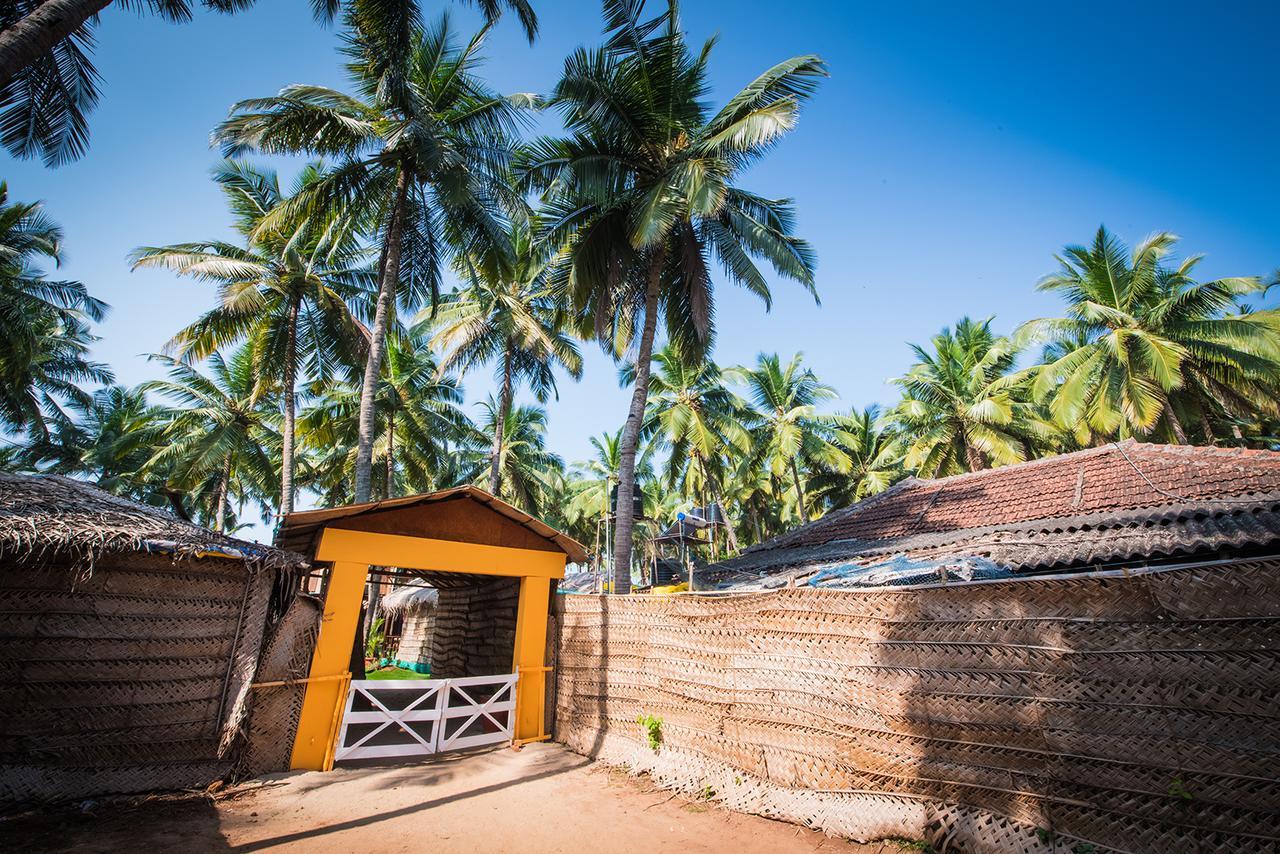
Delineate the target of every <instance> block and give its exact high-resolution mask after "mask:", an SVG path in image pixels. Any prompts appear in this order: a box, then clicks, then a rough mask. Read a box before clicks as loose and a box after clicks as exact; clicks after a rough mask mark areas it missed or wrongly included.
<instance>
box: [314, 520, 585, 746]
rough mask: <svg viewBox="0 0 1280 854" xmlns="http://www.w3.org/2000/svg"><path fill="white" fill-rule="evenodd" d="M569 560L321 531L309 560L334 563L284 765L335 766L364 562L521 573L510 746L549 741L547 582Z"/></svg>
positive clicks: (558, 555) (394, 536)
mask: <svg viewBox="0 0 1280 854" xmlns="http://www.w3.org/2000/svg"><path fill="white" fill-rule="evenodd" d="M567 558H568V555H567V554H565V553H562V552H556V551H542V550H536V549H524V548H513V547H510V546H492V545H481V544H479V543H467V542H457V541H454V540H439V539H431V538H428V537H415V536H402V535H399V534H382V533H373V532H369V531H355V530H347V529H343V528H330V527H326V528H324V530H323V532H322V533H321V535H320V542H319V545H318V546H317V547H316V551H315V559H316V560H317V561H322V562H329V561H331V562H332V564H333V568H332V570H331V572H330V576H329V589H328V593H327V595H326V596H325V600H324V615H323V617H322V620H321V623H320V635H319V637H317V638H316V648H315V652H314V653H313V655H312V658H311V670H310V672H309V674H308V677H307V687H306V695H305V696H304V698H303V701H302V715H301V717H300V718H299V720H298V732H297V735H296V736H295V737H294V741H293V755H292V760H291V762H290V767H291V768H294V769H305V770H312V771H328V770H330V769H332V768H333V754H334V750H335V748H336V746H337V738H338V732H339V729H340V726H341V723H342V721H341V718H342V710H343V706H344V704H345V700H346V688H347V684H348V681H349V680H350V678H351V676H350V672H349V670H348V665H349V664H350V661H351V647H352V644H353V643H354V642H355V636H356V626H357V623H358V622H359V620H360V603H361V599H362V598H363V593H364V586H365V581H366V580H367V579H368V575H369V567H370V566H394V567H399V568H401V569H419V570H430V571H434V572H456V573H468V574H473V575H497V576H507V577H514V578H519V579H520V597H519V606H518V610H517V612H516V642H515V653H514V655H513V656H512V669H513V671H514V672H515V673H516V675H517V678H516V698H515V699H516V710H515V727H514V733H515V743H516V744H523V743H527V742H530V741H542V740H545V739H547V738H550V736H549V735H547V734H546V733H544V732H543V731H542V730H543V721H544V715H545V709H544V705H545V701H546V674H547V671H548V670H549V668H548V667H547V666H546V661H545V658H544V657H545V653H546V648H547V613H548V606H549V604H550V602H549V598H550V595H551V579H553V578H564V567H565V561H566V559H567Z"/></svg>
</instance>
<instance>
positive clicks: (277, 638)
mask: <svg viewBox="0 0 1280 854" xmlns="http://www.w3.org/2000/svg"><path fill="white" fill-rule="evenodd" d="M320 615H321V604H320V600H319V599H315V598H312V597H311V596H295V597H294V599H293V601H292V602H290V603H289V607H288V608H287V609H286V610H285V612H284V616H283V617H281V619H280V621H279V623H278V624H277V625H276V626H275V628H274V629H273V630H272V632H271V635H270V637H269V638H268V639H267V641H266V643H264V644H263V645H262V660H261V662H260V663H259V665H258V676H257V682H258V683H259V687H257V688H256V689H255V690H254V698H253V705H252V707H251V708H250V711H249V721H248V727H247V730H248V738H247V739H246V741H247V744H246V746H245V751H244V756H243V757H241V760H240V764H239V767H238V768H237V769H236V772H235V776H237V777H240V778H245V777H257V776H259V775H261V774H266V773H268V772H271V771H287V770H289V760H290V758H291V756H292V754H293V739H294V736H295V735H297V732H298V721H299V719H300V718H301V717H302V700H303V697H305V696H306V691H307V686H306V683H305V682H300V681H297V680H303V679H306V677H307V674H308V673H309V672H310V669H311V655H312V653H313V652H314V651H315V646H316V638H317V637H318V636H319V634H320ZM278 683H284V684H278Z"/></svg>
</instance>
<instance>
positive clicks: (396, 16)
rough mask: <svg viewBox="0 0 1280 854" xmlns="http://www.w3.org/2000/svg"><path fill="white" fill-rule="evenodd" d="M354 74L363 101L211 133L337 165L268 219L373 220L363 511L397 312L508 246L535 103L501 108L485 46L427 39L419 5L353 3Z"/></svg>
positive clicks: (235, 117) (360, 459) (331, 93)
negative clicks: (446, 267) (463, 262)
mask: <svg viewBox="0 0 1280 854" xmlns="http://www.w3.org/2000/svg"><path fill="white" fill-rule="evenodd" d="M347 22H348V25H349V28H350V34H349V35H348V36H347V47H346V50H345V52H346V54H347V56H348V57H349V58H350V62H349V63H348V65H347V68H348V71H349V72H350V75H351V79H352V82H353V84H354V86H355V88H356V90H357V92H358V96H351V95H347V94H345V93H343V92H339V91H336V90H334V89H329V88H325V87H322V86H304V85H294V86H288V87H286V88H285V89H283V90H281V91H280V93H279V94H278V95H276V96H274V97H269V98H256V99H251V100H248V101H241V102H240V103H239V104H236V105H235V106H233V107H232V110H231V116H230V118H228V119H227V120H226V121H224V122H223V123H222V124H221V125H220V126H219V127H218V129H217V130H216V131H215V133H214V138H215V139H216V140H217V141H219V142H220V143H221V144H222V147H223V151H224V153H225V154H227V155H228V156H234V155H237V154H242V153H245V152H248V151H259V152H263V153H267V154H293V153H300V152H309V153H313V154H317V155H321V156H335V157H337V158H339V162H338V163H337V165H336V166H335V167H334V168H333V170H332V171H331V172H330V173H329V174H328V175H326V177H325V178H324V179H323V180H321V181H318V182H316V183H315V184H314V185H312V186H311V187H309V188H308V190H307V192H305V193H303V194H300V195H299V197H298V198H297V199H295V200H294V201H293V202H292V203H290V204H288V205H283V206H281V208H280V210H279V211H278V212H277V213H276V214H275V215H274V216H269V217H267V218H266V219H265V220H264V222H263V226H264V227H272V226H274V225H275V222H274V221H273V220H274V219H275V218H276V217H278V218H280V219H287V218H289V217H292V216H296V215H297V214H298V212H299V211H304V210H305V211H307V212H309V213H310V214H312V215H315V214H316V213H317V212H320V211H323V212H325V213H324V216H325V218H327V217H328V216H329V215H343V216H347V217H353V218H355V219H356V220H357V221H365V220H366V219H372V221H373V222H374V223H375V224H376V227H375V229H374V233H376V234H377V235H378V236H379V237H380V239H381V241H382V252H381V256H380V259H379V262H378V273H379V284H378V296H377V300H376V303H375V307H374V312H373V322H372V329H371V331H370V340H369V348H368V356H367V358H366V360H365V368H364V379H363V382H362V384H361V392H360V393H361V398H360V427H359V436H358V441H357V446H356V459H355V499H356V501H367V500H368V499H369V495H370V491H371V477H372V466H373V436H374V397H375V395H376V393H377V387H378V376H379V372H380V370H381V368H382V360H383V356H384V353H385V351H386V339H387V330H388V329H389V328H393V327H394V321H395V315H396V309H397V305H399V307H400V308H401V309H404V310H410V309H412V308H413V307H414V306H416V305H417V304H419V303H420V302H422V301H423V300H424V299H427V298H428V297H429V298H430V300H431V301H432V302H433V303H434V302H435V300H436V298H437V295H438V293H439V288H440V276H441V268H442V266H443V262H444V260H445V258H446V256H447V255H448V254H449V253H453V254H454V255H465V254H467V253H468V252H470V251H471V250H473V249H475V248H476V247H477V246H482V245H503V244H504V241H505V238H504V233H503V230H502V228H501V226H500V224H499V223H498V221H497V219H496V217H495V215H494V210H495V208H496V207H497V206H498V203H499V201H502V202H503V203H505V204H506V205H508V206H510V207H511V208H512V209H515V208H517V207H519V206H520V203H521V201H522V200H520V199H518V198H514V194H512V193H510V192H508V191H507V190H506V189H505V187H504V182H503V180H502V176H503V174H504V172H505V170H506V168H507V166H508V155H509V145H508V143H507V140H508V138H509V137H510V136H511V135H512V133H513V132H514V130H515V129H516V127H517V123H518V119H519V115H520V111H521V109H522V108H524V107H529V106H532V104H533V98H532V97H531V96H528V95H521V96H513V97H511V98H505V97H502V96H499V95H497V94H495V93H494V92H492V91H490V90H489V89H488V88H487V87H486V86H485V84H484V83H483V82H482V81H481V80H480V79H479V78H478V77H477V76H476V69H477V66H478V64H479V62H480V55H479V50H480V46H481V44H482V42H483V39H484V32H485V31H482V32H481V33H480V34H479V35H477V36H475V37H474V38H473V39H471V41H470V42H469V43H468V44H467V45H466V46H465V47H463V48H461V49H459V48H458V47H457V46H456V44H455V43H454V38H453V35H452V33H451V31H450V29H449V25H448V20H447V18H441V20H440V23H439V24H437V25H436V26H434V27H432V28H431V29H428V30H424V29H423V28H422V24H421V20H420V16H419V14H418V12H417V9H416V8H415V4H413V3H378V2H359V0H358V2H355V3H354V4H353V5H351V6H350V8H349V9H348V11H347Z"/></svg>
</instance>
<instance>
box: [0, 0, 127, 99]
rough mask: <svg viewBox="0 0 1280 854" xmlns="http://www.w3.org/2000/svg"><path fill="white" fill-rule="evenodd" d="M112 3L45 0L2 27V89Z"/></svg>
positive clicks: (104, 1)
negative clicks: (24, 14)
mask: <svg viewBox="0 0 1280 854" xmlns="http://www.w3.org/2000/svg"><path fill="white" fill-rule="evenodd" d="M109 5H111V0H45V2H43V3H41V4H39V5H38V6H36V8H35V9H33V10H32V11H31V12H30V13H29V14H28V15H26V16H25V17H23V18H22V19H21V20H20V21H18V22H17V23H15V24H14V25H13V26H11V27H9V28H8V29H5V30H0V88H3V87H5V86H8V85H9V82H10V81H11V80H13V78H14V77H15V76H17V74H18V72H20V71H22V69H24V68H26V67H27V66H28V65H30V64H31V63H33V62H35V61H36V60H37V59H39V58H40V57H41V56H44V55H45V54H46V53H48V52H49V51H50V50H52V49H53V46H54V45H56V44H57V43H58V42H60V41H62V40H63V39H65V38H67V37H69V36H70V35H71V34H72V33H74V32H75V31H76V30H78V29H79V28H80V27H81V26H83V25H84V22H85V21H87V20H89V19H90V18H92V17H93V16H94V15H96V14H98V13H99V12H101V11H102V10H103V9H105V8H106V7H107V6H109Z"/></svg>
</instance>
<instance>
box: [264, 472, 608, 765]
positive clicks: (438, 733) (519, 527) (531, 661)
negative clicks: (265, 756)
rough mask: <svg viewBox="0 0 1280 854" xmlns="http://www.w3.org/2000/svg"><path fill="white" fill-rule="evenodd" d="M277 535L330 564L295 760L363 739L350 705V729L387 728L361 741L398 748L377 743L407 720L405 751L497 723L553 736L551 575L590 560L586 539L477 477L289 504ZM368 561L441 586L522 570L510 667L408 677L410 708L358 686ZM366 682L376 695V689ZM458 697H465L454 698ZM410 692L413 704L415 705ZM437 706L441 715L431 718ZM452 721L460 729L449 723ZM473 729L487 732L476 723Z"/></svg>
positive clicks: (330, 758)
mask: <svg viewBox="0 0 1280 854" xmlns="http://www.w3.org/2000/svg"><path fill="white" fill-rule="evenodd" d="M277 543H279V544H280V545H282V546H285V547H287V548H290V549H293V550H295V551H300V552H302V553H303V554H308V555H310V556H311V557H312V560H313V562H314V563H316V564H328V577H327V584H326V592H325V604H324V616H323V620H322V623H321V627H320V635H319V637H318V638H317V641H316V647H315V653H314V655H313V657H312V661H311V668H310V672H309V675H308V678H307V688H306V695H305V697H304V700H303V706H302V713H301V717H300V719H299V723H298V729H297V735H296V737H295V739H294V744H293V753H292V761H291V767H293V768H297V769H311V770H328V769H329V768H331V767H332V766H333V762H334V760H335V758H337V754H338V752H339V744H340V740H343V749H344V750H348V749H350V748H351V747H352V745H353V744H354V743H355V742H353V741H351V740H345V734H344V730H343V728H344V721H343V719H344V717H345V715H346V713H347V711H348V707H349V708H350V711H351V713H352V714H358V715H359V717H358V718H357V719H351V720H350V722H349V724H346V725H345V726H346V727H347V730H348V732H349V731H350V728H351V726H357V725H358V726H360V727H365V726H369V725H372V727H373V728H377V727H379V726H382V725H383V724H385V725H386V726H382V728H381V730H380V731H379V732H378V733H377V734H374V735H370V736H369V737H368V738H367V740H366V741H365V742H363V743H362V744H360V745H359V746H360V747H364V746H368V747H371V748H372V747H378V746H383V747H388V746H390V745H386V744H383V745H377V744H374V743H373V742H375V741H377V740H378V739H379V738H389V737H390V735H389V731H392V730H404V729H405V726H404V725H405V724H407V725H408V729H409V730H411V731H412V734H410V735H409V741H410V743H408V744H407V746H408V748H409V749H417V750H420V751H426V752H430V750H431V749H432V747H433V746H434V749H440V745H442V744H444V745H451V746H452V747H462V746H474V742H472V743H471V744H465V743H464V742H465V741H467V740H468V739H474V738H477V737H486V738H490V739H492V738H494V737H495V731H494V729H493V728H494V727H495V726H496V727H497V728H498V732H499V733H500V735H499V736H498V740H507V739H510V740H511V741H513V742H515V743H524V742H528V741H538V740H542V739H546V738H549V737H550V736H549V734H548V733H546V732H545V731H544V716H545V696H546V674H547V671H548V670H549V669H550V668H548V667H547V666H546V661H545V653H546V640H547V616H548V612H549V603H550V593H551V584H552V582H553V581H554V580H556V579H559V578H563V577H564V567H565V562H566V561H568V560H572V561H575V562H579V561H583V560H585V557H586V553H585V549H584V548H583V546H582V545H581V544H580V543H578V542H577V541H575V540H573V539H571V538H569V537H567V536H565V535H564V534H562V533H560V532H559V531H556V530H555V529H554V528H551V527H550V526H548V525H546V524H544V523H542V522H540V521H539V520H537V519H535V518H533V517H532V516H529V515H528V514H527V513H523V512H522V511H520V510H517V509H516V508H514V507H512V506H511V505H509V504H507V503H505V502H503V501H500V500H499V499H497V498H494V497H493V496H491V495H489V494H488V493H486V492H484V491H483V490H480V489H477V488H475V487H471V486H465V487H458V488H456V489H450V490H444V491H442V492H434V493H424V494H422V495H413V496H407V497H404V498H397V499H391V500H388V501H380V502H370V503H367V504H357V505H347V506H344V507H335V508H328V509H323V510H308V511H303V512H300V513H291V514H289V515H288V516H286V517H285V519H284V521H283V522H282V524H281V529H280V532H279V534H278V536H277ZM371 566H379V567H395V568H397V569H399V570H403V571H407V572H412V573H413V574H418V575H422V576H423V577H424V578H426V579H428V580H430V581H431V583H433V584H435V585H436V586H439V587H442V588H449V587H453V586H457V585H459V584H460V583H462V582H463V581H464V577H465V576H467V575H470V576H488V577H490V578H492V579H494V580H497V579H499V578H510V579H515V580H516V582H515V583H517V584H518V591H517V592H516V603H517V606H516V613H515V625H514V644H513V646H514V649H513V651H512V653H511V655H510V657H509V658H506V657H505V656H504V657H503V659H504V660H505V661H506V662H509V669H508V666H507V665H504V666H503V667H502V668H501V670H499V671H498V672H496V673H490V674H481V677H482V678H484V679H488V680H490V683H489V684H488V686H487V687H484V686H482V684H481V683H473V684H461V682H462V680H461V679H454V680H406V681H405V682H404V683H401V684H413V685H414V687H413V688H404V689H400V690H402V691H404V692H410V691H413V690H418V691H419V694H418V695H417V697H416V698H411V700H410V701H406V702H409V703H410V704H411V705H412V708H408V707H407V706H406V705H400V706H399V707H398V708H395V709H393V708H389V707H388V702H391V703H392V705H395V704H396V703H397V702H398V701H397V700H391V699H390V698H388V700H379V699H377V697H379V696H380V695H382V694H387V693H388V692H394V691H395V690H396V689H395V688H392V687H389V686H388V683H382V684H381V685H378V686H375V688H374V689H368V688H367V686H366V685H364V684H363V681H364V680H361V683H362V684H359V685H357V686H356V688H355V689H352V688H351V684H352V683H351V672H350V669H349V663H350V659H351V651H352V645H353V643H354V640H355V636H356V629H357V624H358V622H359V619H360V604H361V600H362V598H363V592H364V587H365V582H366V580H367V578H368V575H369V568H370V567H371ZM449 630H450V629H449V626H448V625H440V624H438V625H437V628H436V631H437V634H439V633H441V632H448V631H449ZM495 665H496V659H495ZM503 671H505V672H503ZM502 679H509V680H510V682H511V684H510V685H509V687H507V688H506V689H505V690H506V692H507V694H508V695H509V696H510V699H502V698H501V692H502V691H503V690H504V689H503V687H502V685H501V684H495V683H496V682H500V680H502ZM435 681H446V682H448V681H452V682H453V683H455V684H454V685H453V686H450V685H444V686H436V687H434V688H433V687H432V686H430V685H427V684H425V683H429V682H435ZM455 688H456V691H455ZM490 688H492V689H493V691H494V694H493V696H487V697H482V698H480V699H477V697H476V694H477V693H479V692H481V691H482V690H483V691H487V690H489V689H490ZM368 690H374V691H375V693H374V694H372V695H371V694H369V693H368ZM392 696H394V694H392ZM451 696H452V697H454V698H455V699H456V700H458V703H459V704H458V705H456V706H455V705H449V701H450V697H451ZM414 699H416V702H412V700H414ZM508 702H510V703H512V705H511V706H510V707H509V708H497V706H504V705H505V704H506V703H508ZM432 703H434V704H435V706H431V704H432ZM486 703H488V705H487V706H486ZM379 706H380V707H379ZM477 707H479V708H477ZM437 710H438V711H439V712H440V714H439V715H438V716H434V715H435V712H436V711H437ZM455 712H456V714H455ZM405 713H407V714H408V715H410V716H411V717H412V719H410V717H406V716H405ZM397 715H399V716H400V719H399V720H396V717H397ZM457 721H462V723H461V724H459V723H457ZM451 727H457V729H456V730H455V731H453V732H451V731H450V728H451ZM477 727H478V728H479V729H480V730H481V731H479V732H477V731H476V728H477ZM383 733H388V735H387V736H383V735H382V734H383ZM401 734H406V733H401ZM366 735H367V733H366ZM415 736H416V737H415ZM356 741H359V739H356ZM485 743H493V742H492V741H488V742H485ZM452 747H449V748H446V749H452ZM392 755H402V754H392Z"/></svg>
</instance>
